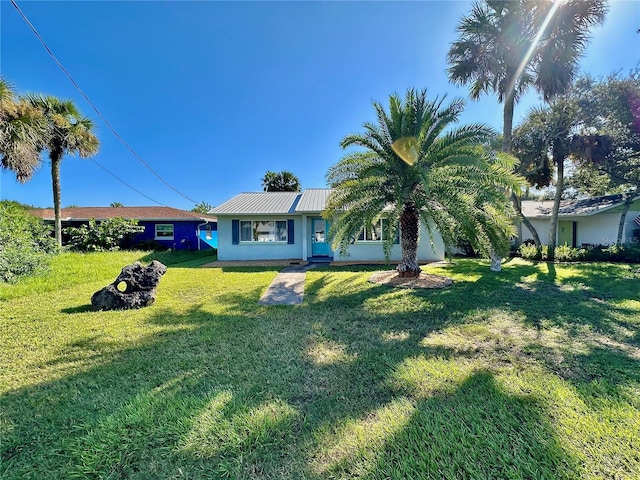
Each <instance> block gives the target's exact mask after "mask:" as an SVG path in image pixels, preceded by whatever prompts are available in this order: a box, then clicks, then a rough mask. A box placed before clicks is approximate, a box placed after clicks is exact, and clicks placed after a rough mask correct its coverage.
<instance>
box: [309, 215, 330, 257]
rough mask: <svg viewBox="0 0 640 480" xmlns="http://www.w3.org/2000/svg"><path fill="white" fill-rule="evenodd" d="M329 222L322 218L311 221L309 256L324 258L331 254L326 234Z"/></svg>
mask: <svg viewBox="0 0 640 480" xmlns="http://www.w3.org/2000/svg"><path fill="white" fill-rule="evenodd" d="M328 230H329V222H327V221H326V220H325V219H323V218H313V219H311V232H312V233H311V235H312V236H311V255H313V256H314V257H326V256H329V255H330V254H331V247H330V246H329V242H328V238H327V232H328Z"/></svg>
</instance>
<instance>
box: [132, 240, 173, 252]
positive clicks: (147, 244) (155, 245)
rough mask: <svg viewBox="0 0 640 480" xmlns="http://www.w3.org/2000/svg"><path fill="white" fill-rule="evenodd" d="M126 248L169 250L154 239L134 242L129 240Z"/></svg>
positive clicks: (153, 250) (154, 250) (156, 250)
mask: <svg viewBox="0 0 640 480" xmlns="http://www.w3.org/2000/svg"><path fill="white" fill-rule="evenodd" d="M127 248H131V249H136V250H144V251H152V252H162V251H164V250H170V249H169V248H168V247H167V246H166V245H162V244H161V243H160V242H158V241H156V240H141V241H139V242H135V243H134V242H131V244H130V245H127Z"/></svg>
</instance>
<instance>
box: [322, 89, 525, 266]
mask: <svg viewBox="0 0 640 480" xmlns="http://www.w3.org/2000/svg"><path fill="white" fill-rule="evenodd" d="M443 100H444V99H438V98H436V99H435V100H433V101H428V100H427V98H426V90H422V91H420V92H416V91H415V90H414V89H410V90H408V91H407V92H406V95H405V98H404V101H403V100H402V99H401V98H400V97H398V96H397V95H395V94H394V95H391V96H390V97H389V112H387V111H385V109H384V108H383V107H382V105H380V104H379V103H376V102H374V104H373V106H374V108H375V110H376V114H377V123H376V124H372V123H365V124H364V128H365V132H364V133H359V134H352V135H347V136H346V137H345V138H344V139H343V140H342V143H341V146H342V147H343V148H348V147H350V146H359V147H362V148H363V150H361V151H357V152H353V153H349V154H347V155H346V156H345V157H343V158H342V160H340V161H339V162H338V163H337V164H336V165H334V166H333V167H331V168H330V169H329V172H328V173H327V180H328V183H329V184H330V185H331V187H332V188H333V192H332V193H331V195H330V197H329V201H328V206H327V209H326V211H325V216H326V218H330V219H335V221H334V224H333V225H332V227H331V230H330V236H331V237H332V239H333V246H334V248H336V249H337V248H339V249H340V251H341V253H343V254H344V253H346V251H347V249H348V248H349V245H350V244H351V243H352V242H353V241H354V240H355V239H356V238H357V236H358V234H359V233H360V231H361V230H362V228H363V227H364V226H365V225H370V224H372V223H373V222H375V221H377V219H379V218H381V217H385V218H387V219H388V221H387V225H388V226H389V232H388V233H387V234H386V235H385V236H383V245H384V249H385V254H386V255H387V256H388V255H389V253H390V250H391V247H392V244H393V240H394V238H395V237H396V235H397V234H398V229H399V236H400V244H401V249H402V260H401V262H400V264H399V265H398V267H397V270H398V272H399V274H400V275H402V276H417V275H419V273H420V267H419V265H418V260H417V247H418V234H419V225H420V219H422V221H423V222H424V224H425V225H426V227H427V230H428V232H429V235H430V237H431V240H432V242H433V238H434V234H435V231H436V230H437V231H438V232H440V234H441V235H442V237H443V240H444V242H445V245H447V246H451V245H454V244H455V243H456V242H457V241H458V240H460V239H461V238H465V239H467V240H468V241H469V242H471V244H472V245H473V246H474V247H475V248H476V249H478V250H479V251H482V252H484V253H489V252H490V251H492V250H495V251H498V252H501V253H505V252H506V250H507V249H508V240H509V237H510V236H511V235H513V234H514V233H515V228H514V226H513V223H512V222H511V219H510V216H509V215H510V213H512V212H511V208H510V203H509V202H508V200H507V199H506V197H505V190H511V189H517V188H520V180H519V177H517V176H516V175H515V174H514V173H512V168H513V164H512V163H510V162H509V161H508V159H510V157H508V159H507V158H506V157H504V156H494V158H493V162H490V161H489V160H490V159H489V157H488V156H487V155H486V154H485V153H486V149H485V148H484V147H483V145H482V142H486V141H488V140H489V139H490V138H491V137H492V136H493V135H494V133H493V131H492V130H491V129H490V128H489V127H487V126H484V125H477V124H476V125H469V126H463V127H458V128H451V127H452V125H451V124H452V123H454V122H457V120H458V117H459V115H460V113H461V112H462V109H463V107H464V102H463V101H462V100H460V99H458V100H454V101H453V102H452V103H450V104H449V105H446V106H443ZM399 145H400V146H401V148H398V146H399ZM407 145H409V148H407ZM402 150H405V152H403V151H402ZM407 150H408V151H409V152H410V154H409V156H410V157H411V158H407V155H405V153H406V151H407Z"/></svg>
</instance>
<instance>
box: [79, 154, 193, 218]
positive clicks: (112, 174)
mask: <svg viewBox="0 0 640 480" xmlns="http://www.w3.org/2000/svg"><path fill="white" fill-rule="evenodd" d="M89 160H91V161H92V162H93V163H95V164H96V165H97V166H99V167H100V168H101V169H102V170H104V171H105V172H107V173H108V174H109V175H111V176H112V177H113V178H115V179H116V180H118V181H120V182H121V183H123V184H124V185H126V186H127V187H129V188H130V189H131V190H133V191H134V192H136V193H138V194H140V195H142V196H143V197H145V198H148V199H149V200H151V201H152V202H153V203H157V204H158V205H162V206H163V207H168V205H165V204H164V203H162V202H159V201H157V200H154V199H153V198H151V197H150V196H148V195H145V194H144V193H142V192H141V191H140V190H138V189H136V188H134V187H132V186H131V185H129V184H128V183H127V182H125V181H124V180H122V179H121V178H120V177H118V176H117V175H116V174H115V173H113V172H110V171H109V170H107V169H106V168H105V167H103V166H102V165H101V164H100V163H98V162H97V161H96V160H94V159H93V158H90V159H89ZM194 203H195V202H194Z"/></svg>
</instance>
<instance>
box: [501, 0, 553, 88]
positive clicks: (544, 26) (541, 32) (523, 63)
mask: <svg viewBox="0 0 640 480" xmlns="http://www.w3.org/2000/svg"><path fill="white" fill-rule="evenodd" d="M563 3H564V1H555V2H553V5H552V6H551V9H550V10H549V13H547V16H546V17H545V19H544V22H542V25H541V26H540V30H538V33H536V36H535V38H534V39H533V42H531V46H530V47H529V49H528V50H527V53H526V54H525V56H524V58H523V59H522V61H521V62H520V65H518V70H516V74H515V76H514V77H513V80H512V81H511V82H510V84H509V88H508V89H507V92H508V93H511V92H513V90H514V89H515V88H516V83H517V81H518V79H519V78H520V75H522V72H523V71H524V69H525V68H526V67H527V64H528V63H529V60H530V59H531V55H533V51H534V50H535V48H536V46H537V45H538V43H539V42H540V39H541V38H542V35H544V32H545V30H546V29H547V27H548V26H549V22H551V19H552V18H553V16H554V15H555V14H556V11H557V10H558V8H559V7H560V6H561V5H562V4H563Z"/></svg>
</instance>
